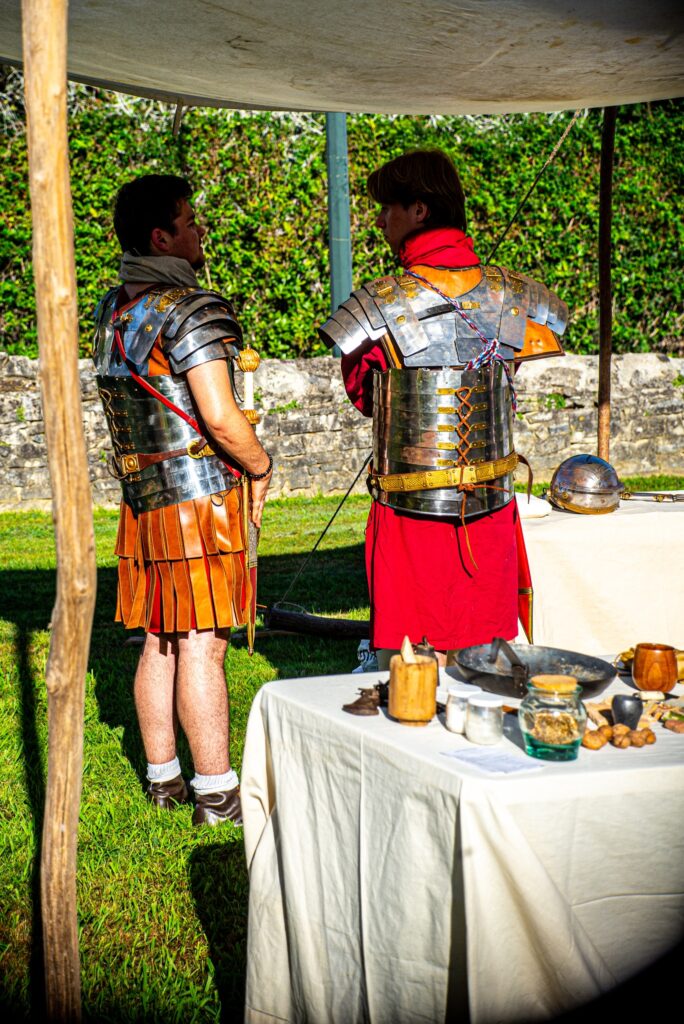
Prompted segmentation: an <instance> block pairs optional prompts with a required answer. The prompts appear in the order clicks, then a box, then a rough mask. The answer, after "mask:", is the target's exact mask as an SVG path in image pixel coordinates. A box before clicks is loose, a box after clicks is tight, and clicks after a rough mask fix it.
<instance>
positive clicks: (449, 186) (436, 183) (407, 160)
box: [368, 149, 466, 231]
mask: <svg viewBox="0 0 684 1024" xmlns="http://www.w3.org/2000/svg"><path fill="white" fill-rule="evenodd" d="M368 192H369V193H370V196H371V198H372V199H374V200H375V202H376V203H380V204H381V205H383V206H384V205H386V204H389V203H401V205H402V206H403V207H404V209H406V208H408V207H409V206H410V205H411V203H415V202H416V201H417V200H418V199H420V200H422V201H423V202H424V203H425V205H426V206H427V208H428V210H429V211H430V215H429V217H428V219H427V221H426V222H425V226H426V227H431V228H444V227H452V228H460V229H461V231H465V229H466V213H465V195H464V192H463V186H462V185H461V182H460V179H459V177H458V172H457V171H456V168H455V167H454V165H453V163H452V162H451V160H450V159H449V157H448V156H447V155H446V153H443V152H442V150H441V149H414V150H411V151H410V152H408V153H403V154H402V155H401V156H398V157H395V158H394V160H390V161H389V162H388V163H386V164H383V165H382V167H379V168H378V169H377V171H373V173H372V174H371V175H370V177H369V178H368Z"/></svg>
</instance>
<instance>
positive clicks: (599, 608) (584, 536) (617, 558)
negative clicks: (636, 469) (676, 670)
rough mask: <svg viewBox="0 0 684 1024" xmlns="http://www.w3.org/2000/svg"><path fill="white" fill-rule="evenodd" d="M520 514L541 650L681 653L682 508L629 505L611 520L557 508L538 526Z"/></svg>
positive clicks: (668, 504)
mask: <svg viewBox="0 0 684 1024" xmlns="http://www.w3.org/2000/svg"><path fill="white" fill-rule="evenodd" d="M519 498H520V496H519ZM522 500H523V501H524V499H522ZM519 508H521V511H522V514H523V524H522V525H523V534H524V536H525V545H526V547H527V554H528V557H529V561H530V570H531V573H532V585H533V588H534V642H535V643H536V644H541V645H543V646H546V647H563V648H567V649H569V650H582V651H586V652H589V653H592V654H598V653H600V652H601V651H616V652H617V651H624V650H626V649H627V648H629V647H632V646H634V644H636V643H643V642H645V641H646V642H650V643H665V644H672V646H674V647H684V502H677V503H674V502H663V503H657V502H655V501H647V500H635V499H632V500H631V501H622V502H621V503H620V507H619V509H617V510H616V511H615V512H611V513H609V514H608V515H599V516H596V515H577V514H573V513H570V512H561V511H558V510H556V509H554V510H553V512H551V514H550V515H549V516H547V517H546V518H539V519H527V518H524V515H525V511H524V504H523V505H522V506H521V503H520V501H519Z"/></svg>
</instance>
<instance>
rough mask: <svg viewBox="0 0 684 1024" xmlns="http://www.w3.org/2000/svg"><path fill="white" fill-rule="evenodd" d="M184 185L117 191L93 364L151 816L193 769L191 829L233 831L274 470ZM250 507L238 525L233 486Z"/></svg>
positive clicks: (119, 616)
mask: <svg viewBox="0 0 684 1024" xmlns="http://www.w3.org/2000/svg"><path fill="white" fill-rule="evenodd" d="M190 195H191V189H190V186H189V185H188V183H187V182H186V181H185V180H184V179H182V178H178V177H175V176H173V175H157V174H151V175H146V176H144V177H141V178H138V179H136V180H134V181H131V182H129V183H128V184H126V185H124V186H123V188H122V189H121V190H120V192H119V194H118V197H117V201H116V207H115V212H114V226H115V229H116V233H117V236H118V239H119V242H120V243H121V248H122V250H123V258H122V261H121V270H120V279H121V282H122V283H121V285H120V287H116V288H113V289H112V290H111V291H110V292H108V293H107V295H106V296H105V297H104V298H103V300H102V302H101V303H100V305H99V307H98V310H97V313H96V331H95V343H94V360H95V365H96V369H97V375H98V376H97V379H98V387H99V392H100V396H101V399H102V403H103V406H104V410H105V414H106V416H107V421H108V425H109V430H110V434H111V437H112V443H113V447H114V457H113V469H114V472H115V474H116V475H117V476H118V477H119V478H120V480H121V485H122V489H123V501H122V504H121V513H120V520H119V531H118V537H117V541H116V554H117V555H118V556H119V572H118V599H117V611H116V620H117V621H121V622H123V624H124V625H125V626H126V628H127V629H136V628H139V627H141V628H143V629H144V630H145V632H146V637H145V644H144V647H143V650H142V653H141V656H140V661H139V664H138V669H137V672H136V676H135V686H134V693H135V705H136V710H137V714H138V721H139V724H140V730H141V733H142V740H143V745H144V747H145V754H146V757H147V761H148V767H147V777H148V782H149V784H148V787H147V795H148V798H149V800H150V801H151V802H152V803H153V804H154V805H156V806H157V807H159V808H169V809H171V808H173V807H175V806H177V805H178V804H182V803H186V802H187V801H188V800H189V799H190V791H189V789H188V787H187V785H186V783H185V781H184V779H183V777H182V775H181V770H180V765H179V762H178V758H177V755H176V731H177V725H178V724H180V726H181V727H182V729H183V730H184V732H185V734H186V736H187V738H188V742H189V745H190V750H191V753H192V758H193V762H194V768H195V776H194V778H193V779H192V782H191V786H192V790H193V792H194V801H195V810H194V813H193V822H194V823H195V824H198V825H199V824H203V823H207V824H211V825H215V824H218V823H219V822H222V821H226V820H231V821H233V822H236V823H240V822H241V820H242V817H241V807H240V792H239V786H238V778H237V775H236V773H235V771H233V770H232V769H231V766H230V756H229V717H228V716H229V708H228V694H227V691H226V680H225V673H224V658H225V653H226V646H227V642H228V639H229V635H230V629H231V627H232V626H236V625H240V624H242V623H244V622H245V616H246V609H247V606H248V604H249V602H250V600H251V598H252V594H251V583H250V576H249V571H248V566H247V565H246V564H245V562H246V559H245V532H246V529H245V527H246V522H247V518H248V517H249V518H251V522H252V524H253V526H254V527H258V526H259V525H260V522H261V516H262V511H263V506H264V501H265V497H266V491H267V489H268V485H269V482H270V478H271V471H272V466H273V462H272V459H271V457H270V456H269V455H268V454H267V452H266V451H264V449H263V448H262V446H261V444H260V443H259V441H258V440H257V438H256V436H255V433H254V430H253V429H252V427H251V426H250V424H249V422H248V421H247V419H246V418H245V416H244V415H243V413H242V411H241V410H240V409H239V407H238V405H237V404H236V401H235V396H234V392H233V384H232V375H233V365H232V361H233V358H234V357H236V356H237V355H238V352H239V349H240V347H241V331H240V327H239V325H238V323H237V321H236V319H235V314H234V312H233V309H232V308H231V305H230V303H229V302H227V301H226V300H225V299H224V298H222V296H221V295H218V294H217V293H215V292H211V291H205V290H204V289H202V288H200V287H199V285H198V283H197V278H196V276H195V271H196V270H198V269H199V268H200V267H202V266H203V264H204V253H203V250H202V239H203V237H204V235H205V230H204V228H203V227H201V226H200V225H199V224H198V223H197V221H196V219H195V215H194V212H193V209H192V207H191V205H190V203H189V198H190ZM243 475H245V476H246V477H247V478H248V479H249V481H250V485H249V489H247V488H245V489H244V490H243V491H242V493H248V490H249V493H250V496H251V500H250V501H249V505H250V509H249V511H248V513H247V514H246V515H244V516H242V518H241V490H242V489H241V488H240V487H238V486H237V485H238V481H239V479H240V478H241V477H242V476H243Z"/></svg>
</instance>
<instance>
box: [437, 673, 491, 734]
mask: <svg viewBox="0 0 684 1024" xmlns="http://www.w3.org/2000/svg"><path fill="white" fill-rule="evenodd" d="M476 693H482V689H481V687H479V686H472V685H471V684H469V683H455V684H454V685H453V686H450V687H449V689H448V691H447V701H446V708H445V715H444V717H445V722H446V727H447V729H448V730H449V732H458V733H464V732H465V720H466V708H467V707H468V698H469V697H472V696H473V695H474V694H476Z"/></svg>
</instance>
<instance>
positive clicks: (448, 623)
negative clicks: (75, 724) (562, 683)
mask: <svg viewBox="0 0 684 1024" xmlns="http://www.w3.org/2000/svg"><path fill="white" fill-rule="evenodd" d="M368 190H369V192H370V195H371V196H372V198H373V199H374V200H375V201H376V202H378V203H379V204H380V212H379V214H378V217H377V221H376V224H377V226H378V227H379V228H380V229H381V230H382V232H383V234H384V236H385V238H386V239H387V242H388V243H389V245H390V248H391V249H392V251H393V252H394V253H395V255H396V256H397V257H398V258H399V262H400V263H401V266H402V268H403V273H402V274H400V275H398V276H389V277H384V278H379V279H377V280H375V281H371V282H370V283H368V284H366V285H364V286H363V288H360V289H359V290H358V291H356V292H354V293H353V294H352V296H351V297H350V298H349V299H348V300H347V301H346V302H344V303H343V304H342V305H341V306H340V307H339V309H338V310H337V312H336V313H335V314H334V316H332V317H331V318H330V320H328V321H327V323H326V324H324V326H323V327H322V328H321V329H320V333H321V336H322V337H323V339H324V340H325V341H326V342H327V344H329V345H334V344H336V345H338V346H339V347H340V349H341V350H342V353H343V355H342V374H343V377H344V381H345V387H346V390H347V394H348V395H349V397H350V399H351V401H352V402H353V403H354V405H355V406H356V407H357V408H358V409H359V410H360V411H361V412H362V413H363V414H364V415H365V416H372V417H373V463H372V467H371V471H370V477H369V487H370V491H371V494H372V496H373V498H374V501H373V503H372V506H371V511H370V516H369V519H368V526H367V530H366V570H367V575H368V587H369V592H370V601H371V638H370V639H371V647H374V648H375V649H376V650H377V651H378V661H379V664H380V666H381V667H386V665H387V664H388V661H389V656H390V655H391V653H393V652H394V651H396V650H397V649H398V648H399V647H400V645H401V642H402V640H403V638H404V636H405V635H408V637H409V638H410V640H411V641H412V642H413V643H418V642H420V641H421V639H422V638H423V637H426V638H427V639H428V641H429V642H430V643H431V644H432V645H433V646H434V647H435V648H436V650H437V651H438V655H439V658H440V663H441V664H445V663H446V660H447V656H448V653H449V652H450V651H454V650H456V649H458V648H461V647H467V646H470V645H472V644H481V643H488V642H489V641H491V640H492V639H493V638H494V637H495V636H501V637H503V638H504V639H508V640H511V639H513V638H514V637H515V636H516V634H517V632H518V626H517V622H518V576H519V563H521V565H523V566H526V558H525V554H524V545H523V541H522V533H521V532H520V530H519V525H518V522H517V510H516V504H515V501H514V492H513V472H514V470H515V467H516V465H517V462H518V460H519V457H518V455H517V454H516V453H515V451H514V448H513V440H512V428H513V412H514V404H515V393H514V388H513V379H512V378H513V373H514V368H515V364H516V363H518V362H519V361H521V360H522V359H525V358H533V357H536V356H539V355H550V354H562V348H561V346H560V342H559V341H558V337H557V336H558V335H559V334H562V332H563V330H564V329H565V324H566V321H567V308H566V307H565V305H564V304H563V303H562V302H560V300H559V299H558V298H557V296H555V295H554V294H553V293H551V292H549V290H548V289H547V288H546V287H545V286H544V285H542V284H539V283H538V282H536V281H533V280H531V279H530V278H527V277H524V276H523V275H521V274H518V273H514V272H512V271H509V270H506V269H505V268H502V267H498V266H482V265H481V263H480V260H479V258H478V257H477V255H476V254H475V251H474V248H473V241H472V239H471V238H470V237H468V236H467V235H466V233H465V231H466V218H465V197H464V194H463V189H462V187H461V183H460V181H459V178H458V174H457V172H456V169H455V167H454V165H453V163H452V162H451V160H450V159H449V158H448V157H447V156H446V154H444V153H442V152H441V151H440V150H418V151H414V152H410V153H405V154H404V155H403V156H400V157H397V158H396V159H394V160H391V161H390V162H389V163H386V164H384V165H383V166H382V167H380V168H379V169H378V170H376V171H374V172H373V174H371V176H370V178H369V179H368Z"/></svg>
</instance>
